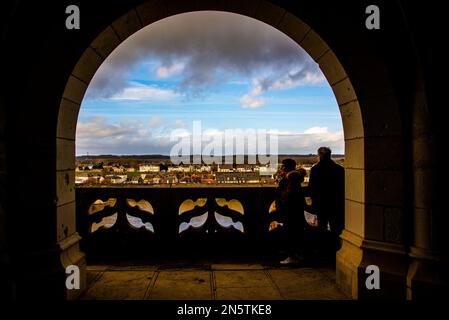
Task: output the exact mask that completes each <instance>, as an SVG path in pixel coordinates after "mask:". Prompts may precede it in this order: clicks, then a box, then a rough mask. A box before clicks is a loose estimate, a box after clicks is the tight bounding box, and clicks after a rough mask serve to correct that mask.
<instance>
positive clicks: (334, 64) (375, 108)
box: [56, 0, 407, 298]
mask: <svg viewBox="0 0 449 320" xmlns="http://www.w3.org/2000/svg"><path fill="white" fill-rule="evenodd" d="M199 10H218V11H226V12H232V13H238V14H242V15H246V16H249V17H252V18H255V19H257V20H260V21H262V22H265V23H267V24H269V25H271V26H273V27H274V28H276V29H278V30H280V31H281V32H283V33H285V34H286V35H288V36H289V37H290V38H292V39H293V40H294V41H295V42H297V43H298V45H300V46H301V47H302V48H303V49H304V50H305V51H306V52H308V54H309V55H310V56H311V57H312V58H313V59H314V60H315V61H316V62H317V63H318V64H319V66H320V68H321V69H322V71H323V74H324V75H325V76H326V78H327V81H328V82H329V84H330V85H331V87H332V89H333V91H334V94H335V97H336V99H337V102H338V105H339V108H340V112H341V116H342V121H343V127H344V137H345V154H346V160H345V177H346V188H345V194H346V202H345V204H346V205H345V207H346V208H345V219H346V225H345V231H344V232H343V234H342V238H343V241H344V242H343V247H342V249H341V250H340V251H339V252H338V254H337V282H338V284H339V285H340V286H341V287H342V288H343V290H344V291H346V292H347V293H349V294H350V295H351V296H352V297H354V298H361V297H363V296H365V295H369V294H370V293H368V291H367V290H365V288H364V278H365V267H366V266H367V265H370V264H376V265H379V267H380V268H381V270H382V276H383V278H384V279H386V280H385V282H384V283H385V285H386V286H391V290H385V291H383V294H384V295H387V296H388V295H389V296H392V297H400V296H404V297H405V289H406V285H405V275H406V273H407V264H406V261H405V258H406V251H405V246H404V245H403V240H404V239H403V235H402V234H403V233H402V229H403V222H402V221H403V209H402V206H403V182H402V179H403V177H402V158H403V155H402V147H401V143H402V142H401V130H402V129H401V121H400V117H399V110H398V104H397V101H396V99H395V96H394V94H392V92H393V89H392V87H391V85H390V83H389V80H388V75H387V73H386V72H384V71H385V70H384V69H382V67H381V68H380V69H379V70H378V72H377V74H376V76H375V77H374V78H375V80H372V81H379V83H381V85H380V86H377V87H376V88H377V89H376V90H377V92H375V91H376V90H373V92H372V93H371V94H365V92H363V91H369V90H370V84H371V83H370V82H369V81H368V80H367V79H366V78H365V79H361V78H360V77H359V78H358V79H357V80H356V81H358V82H359V83H357V84H358V86H357V87H358V88H359V91H360V92H362V93H363V100H362V99H360V98H358V92H356V90H355V89H354V87H355V86H353V85H354V83H353V81H352V80H353V77H351V79H350V77H349V76H348V74H347V73H346V72H345V68H344V67H343V65H342V64H341V63H340V61H339V59H338V58H337V55H336V54H335V53H334V51H333V50H332V49H331V48H330V47H329V46H328V45H327V44H326V42H325V41H324V40H323V39H322V38H321V37H320V36H319V35H318V33H317V32H315V31H314V30H313V29H312V28H311V27H310V26H308V25H307V24H305V23H304V22H303V21H301V20H300V19H299V18H297V17H296V16H295V15H293V14H291V13H290V12H288V11H286V10H284V9H282V8H280V7H278V6H276V5H274V4H272V3H270V2H268V1H265V0H251V1H245V4H242V3H241V1H238V0H231V1H227V2H220V1H213V0H210V1H208V0H204V1H198V2H181V1H176V0H172V1H166V2H161V1H156V0H155V1H149V2H147V3H145V4H142V5H140V6H137V7H136V8H134V9H132V10H130V11H128V12H127V13H125V14H124V15H123V16H121V17H120V18H118V19H117V20H116V21H114V22H112V23H111V25H109V26H108V27H107V28H106V29H104V31H103V32H101V34H100V35H99V36H98V37H97V38H96V39H95V40H94V41H93V42H92V43H91V44H90V46H89V47H88V48H87V49H86V50H85V51H84V53H83V54H82V56H81V58H80V59H79V62H78V63H77V64H76V66H75V68H74V69H73V71H72V74H71V75H70V77H69V79H68V82H67V85H66V87H65V90H64V93H63V96H62V99H61V104H60V108H59V115H58V123H57V132H56V171H57V177H56V195H57V203H56V205H57V219H56V221H57V240H58V242H59V243H61V248H62V251H63V252H64V253H63V259H62V263H63V265H65V264H73V263H76V264H78V265H82V264H83V261H84V256H83V255H82V254H81V253H80V251H79V249H78V241H79V239H80V238H79V236H78V235H77V233H76V226H75V192H74V159H75V131H76V130H75V129H76V122H77V115H78V111H79V108H80V104H81V101H82V99H83V96H84V93H85V91H86V89H87V86H88V84H89V82H90V80H91V79H92V77H93V75H94V74H95V72H96V70H97V69H98V68H99V66H100V65H101V63H102V62H103V61H104V59H105V58H106V57H107V56H108V55H109V54H110V53H111V52H112V51H113V50H114V48H116V47H117V46H118V45H119V44H120V43H121V42H123V41H124V40H125V39H126V38H127V37H129V36H130V35H132V34H133V33H135V32H136V31H138V30H140V29H141V28H143V27H145V26H147V25H149V24H151V23H153V22H155V21H158V20H160V19H163V18H166V17H169V16H171V15H174V14H179V13H184V12H189V11H199ZM379 88H380V89H379ZM382 152H390V153H393V154H392V156H391V157H390V158H389V159H384V158H379V157H377V154H379V153H382ZM69 262H70V263H69Z"/></svg>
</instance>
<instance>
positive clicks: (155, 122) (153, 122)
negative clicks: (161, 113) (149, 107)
mask: <svg viewBox="0 0 449 320" xmlns="http://www.w3.org/2000/svg"><path fill="white" fill-rule="evenodd" d="M164 123H165V119H164V118H162V117H151V118H150V120H149V122H148V125H149V126H150V128H157V127H160V126H161V125H163V124H164Z"/></svg>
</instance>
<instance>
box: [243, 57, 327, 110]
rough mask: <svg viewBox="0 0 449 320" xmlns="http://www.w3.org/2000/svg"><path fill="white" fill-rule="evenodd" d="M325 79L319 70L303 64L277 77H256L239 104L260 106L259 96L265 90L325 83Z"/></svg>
mask: <svg viewBox="0 0 449 320" xmlns="http://www.w3.org/2000/svg"><path fill="white" fill-rule="evenodd" d="M325 81H326V79H325V78H324V75H323V74H322V73H321V71H319V70H315V71H313V72H312V71H310V70H307V69H305V66H302V67H301V68H300V69H299V70H296V69H295V70H292V71H290V72H288V73H287V74H284V75H280V76H277V77H273V76H271V77H258V78H255V79H254V80H253V87H252V89H251V91H250V92H249V93H247V94H245V95H243V96H242V97H241V98H240V104H241V106H242V107H243V108H260V107H262V106H264V105H265V100H264V99H263V98H261V95H263V94H264V93H266V92H269V91H274V90H286V89H291V88H295V87H299V86H306V85H316V84H321V83H325Z"/></svg>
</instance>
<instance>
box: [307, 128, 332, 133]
mask: <svg viewBox="0 0 449 320" xmlns="http://www.w3.org/2000/svg"><path fill="white" fill-rule="evenodd" d="M304 133H305V134H327V133H329V130H328V129H327V127H312V128H309V129H307V130H306V131H304Z"/></svg>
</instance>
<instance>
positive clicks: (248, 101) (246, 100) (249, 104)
mask: <svg viewBox="0 0 449 320" xmlns="http://www.w3.org/2000/svg"><path fill="white" fill-rule="evenodd" d="M240 104H241V105H242V107H243V108H249V109H256V108H260V107H263V106H264V105H265V100H264V99H257V98H255V96H253V95H251V94H245V95H244V96H243V97H241V98H240Z"/></svg>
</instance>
